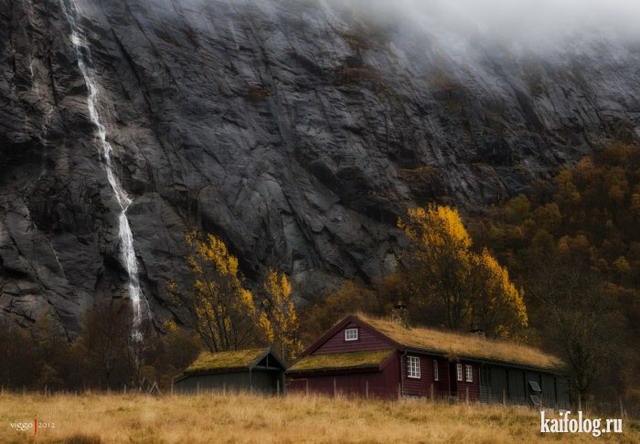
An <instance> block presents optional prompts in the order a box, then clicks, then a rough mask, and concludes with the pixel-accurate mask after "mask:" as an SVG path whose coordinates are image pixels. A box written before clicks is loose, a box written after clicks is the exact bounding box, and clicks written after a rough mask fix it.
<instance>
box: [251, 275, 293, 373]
mask: <svg viewBox="0 0 640 444" xmlns="http://www.w3.org/2000/svg"><path fill="white" fill-rule="evenodd" d="M262 286H263V289H262V290H263V291H262V298H261V305H262V307H261V308H262V314H261V322H260V324H261V327H262V329H263V331H264V332H265V333H266V336H267V340H268V342H269V343H270V344H271V346H272V347H273V349H274V351H276V353H279V354H280V356H281V357H282V358H283V359H284V360H285V362H291V361H293V359H295V358H296V357H297V356H298V355H299V353H300V352H301V351H302V343H301V342H300V336H299V335H300V322H299V319H298V313H297V310H296V306H295V302H294V300H293V292H292V291H291V284H290V283H289V280H288V279H287V276H286V275H285V274H284V273H278V272H277V271H275V270H269V272H268V274H267V276H266V278H265V279H264V282H263V285H262Z"/></svg>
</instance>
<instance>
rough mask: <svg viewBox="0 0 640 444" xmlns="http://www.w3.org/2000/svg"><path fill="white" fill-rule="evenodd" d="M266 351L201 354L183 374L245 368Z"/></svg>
mask: <svg viewBox="0 0 640 444" xmlns="http://www.w3.org/2000/svg"><path fill="white" fill-rule="evenodd" d="M266 351H267V349H264V348H259V349H250V350H237V351H228V352H220V353H208V352H205V353H201V354H200V356H198V359H196V360H195V361H194V362H193V363H192V364H191V365H190V366H189V367H187V369H186V370H185V371H184V373H185V374H194V373H206V372H207V371H211V370H221V369H230V368H246V367H248V366H249V365H250V364H251V363H252V362H254V361H255V360H256V359H258V357H259V356H260V355H262V354H263V353H265V352H266Z"/></svg>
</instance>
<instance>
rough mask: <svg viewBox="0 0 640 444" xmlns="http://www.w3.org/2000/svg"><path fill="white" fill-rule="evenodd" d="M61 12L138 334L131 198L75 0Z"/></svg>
mask: <svg viewBox="0 0 640 444" xmlns="http://www.w3.org/2000/svg"><path fill="white" fill-rule="evenodd" d="M60 5H61V7H62V12H63V13H64V16H65V18H66V19H67V22H68V23H69V26H70V27H71V42H72V43H73V46H74V48H75V51H76V54H77V56H78V68H79V69H80V72H81V73H82V76H83V77H84V81H85V84H86V85H87V89H88V90H89V96H88V100H87V105H88V108H89V117H90V118H91V121H92V122H93V124H94V125H95V126H96V128H97V130H98V140H99V143H100V147H101V148H102V159H103V161H104V166H105V170H106V173H107V179H108V181H109V185H111V188H112V189H113V193H114V195H115V197H116V200H117V201H118V205H119V206H120V216H119V218H118V224H119V236H120V254H121V256H122V261H123V263H124V265H125V267H126V269H127V272H128V274H129V298H130V300H131V304H132V308H133V329H134V331H133V333H134V336H136V337H138V338H140V337H141V332H140V324H141V322H142V291H141V289H140V281H139V279H138V262H137V260H136V252H135V249H134V246H133V233H132V232H131V227H130V226H129V220H128V219H127V209H128V208H129V205H130V204H131V199H129V196H127V193H126V192H125V191H124V189H123V188H122V185H121V184H120V182H119V181H118V178H117V177H116V175H115V173H114V170H113V147H112V146H111V143H109V141H108V140H107V131H106V129H105V126H104V125H103V124H102V122H101V120H100V114H99V112H98V87H97V84H96V75H95V71H94V70H93V68H92V63H91V51H90V49H89V43H88V41H87V38H86V36H85V34H84V31H82V30H81V29H80V27H79V26H78V23H77V16H78V14H77V6H76V3H75V0H60Z"/></svg>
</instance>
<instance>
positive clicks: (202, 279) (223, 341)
mask: <svg viewBox="0 0 640 444" xmlns="http://www.w3.org/2000/svg"><path fill="white" fill-rule="evenodd" d="M187 241H188V242H189V244H190V245H191V248H192V252H191V254H190V256H189V258H188V262H189V265H190V266H191V270H192V271H193V276H194V281H193V292H192V293H189V294H187V295H179V302H180V304H181V305H182V306H183V307H185V308H187V310H188V311H189V312H190V313H191V315H192V316H193V318H194V325H195V328H196V331H197V332H198V335H199V336H200V337H201V338H202V340H203V342H204V343H205V344H206V346H207V348H209V350H211V351H212V352H218V351H226V350H237V349H238V348H241V347H242V346H245V345H247V344H248V343H249V342H251V341H252V340H253V339H254V338H255V335H256V330H255V326H256V324H257V323H256V320H257V319H258V318H259V314H258V313H257V310H256V306H255V303H254V300H253V295H252V294H251V292H250V291H248V290H246V289H245V288H244V287H243V277H242V275H241V274H240V272H239V269H238V259H237V258H236V257H235V256H234V255H233V254H231V253H230V252H229V251H228V249H227V246H226V245H225V243H224V242H223V241H222V240H221V239H219V238H217V237H216V236H213V235H211V234H208V235H206V236H202V235H200V234H199V233H197V232H190V233H189V234H188V235H187ZM174 290H175V288H174Z"/></svg>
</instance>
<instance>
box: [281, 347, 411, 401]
mask: <svg viewBox="0 0 640 444" xmlns="http://www.w3.org/2000/svg"><path fill="white" fill-rule="evenodd" d="M391 359H392V362H389V363H388V364H387V365H386V366H385V367H384V369H383V370H382V371H380V372H370V373H348V374H341V375H322V374H309V375H307V376H306V377H302V376H299V377H295V378H292V379H290V381H289V385H288V387H287V389H288V392H289V393H299V394H305V393H307V391H308V393H309V394H310V395H311V394H319V395H326V396H334V384H335V394H338V395H339V396H358V397H362V398H364V397H366V396H367V393H368V396H369V397H370V398H385V399H395V398H398V383H399V381H400V375H399V359H398V356H395V357H394V358H391ZM334 381H335V382H334Z"/></svg>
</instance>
